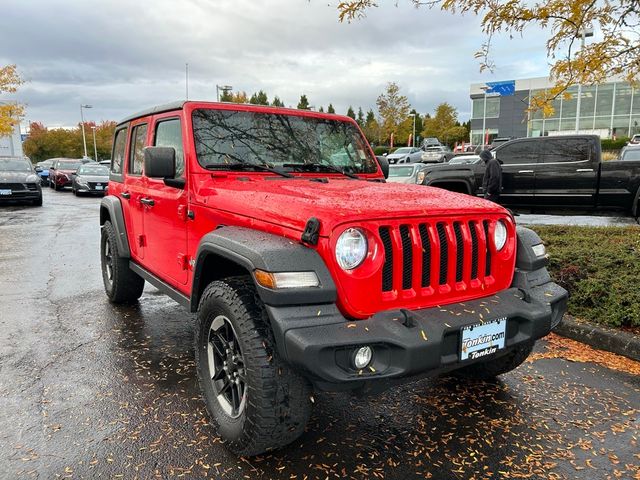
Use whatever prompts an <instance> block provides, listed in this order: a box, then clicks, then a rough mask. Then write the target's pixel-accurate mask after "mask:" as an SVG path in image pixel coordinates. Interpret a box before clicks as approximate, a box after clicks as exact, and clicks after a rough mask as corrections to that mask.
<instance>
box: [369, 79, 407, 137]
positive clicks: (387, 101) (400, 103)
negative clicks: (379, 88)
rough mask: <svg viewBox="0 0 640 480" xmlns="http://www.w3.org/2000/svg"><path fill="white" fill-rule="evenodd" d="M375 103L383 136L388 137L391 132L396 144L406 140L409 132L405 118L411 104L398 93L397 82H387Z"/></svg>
mask: <svg viewBox="0 0 640 480" xmlns="http://www.w3.org/2000/svg"><path fill="white" fill-rule="evenodd" d="M376 105H377V106H378V115H379V116H380V119H381V122H382V123H381V125H380V127H381V128H382V133H383V135H384V138H385V139H389V138H390V136H391V134H392V133H393V134H394V137H395V143H396V144H399V143H401V142H406V141H407V139H408V137H409V132H410V127H409V124H408V122H407V118H408V116H409V110H410V108H411V106H410V105H409V100H408V99H407V97H406V96H404V95H401V94H400V87H399V86H398V84H397V83H395V82H389V83H388V84H387V89H386V90H385V92H384V93H382V94H380V96H379V97H378V99H377V100H376ZM411 126H413V123H411Z"/></svg>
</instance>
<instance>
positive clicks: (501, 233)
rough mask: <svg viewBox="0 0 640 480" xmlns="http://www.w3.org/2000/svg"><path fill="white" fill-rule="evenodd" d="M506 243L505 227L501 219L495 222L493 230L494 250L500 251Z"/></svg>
mask: <svg viewBox="0 0 640 480" xmlns="http://www.w3.org/2000/svg"><path fill="white" fill-rule="evenodd" d="M505 243H507V227H506V225H505V224H504V222H503V221H502V220H498V221H497V222H496V228H495V230H494V231H493V244H494V245H495V247H496V250H498V251H500V250H502V248H503V247H504V245H505Z"/></svg>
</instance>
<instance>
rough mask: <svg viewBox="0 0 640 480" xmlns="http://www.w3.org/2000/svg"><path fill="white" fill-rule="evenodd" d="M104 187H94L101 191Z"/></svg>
mask: <svg viewBox="0 0 640 480" xmlns="http://www.w3.org/2000/svg"><path fill="white" fill-rule="evenodd" d="M103 188H104V187H103V186H102V185H96V190H102V189H103Z"/></svg>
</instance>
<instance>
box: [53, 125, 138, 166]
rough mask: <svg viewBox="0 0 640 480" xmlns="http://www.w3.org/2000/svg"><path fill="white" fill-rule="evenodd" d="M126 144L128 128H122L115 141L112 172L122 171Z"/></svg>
mask: <svg viewBox="0 0 640 480" xmlns="http://www.w3.org/2000/svg"><path fill="white" fill-rule="evenodd" d="M126 145H127V129H126V128H122V129H120V130H118V131H117V132H116V138H115V140H114V141H113V154H112V155H111V158H112V160H111V173H117V174H120V173H122V165H123V163H124V150H125V147H126ZM56 163H57V162H56Z"/></svg>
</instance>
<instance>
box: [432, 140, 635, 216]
mask: <svg viewBox="0 0 640 480" xmlns="http://www.w3.org/2000/svg"><path fill="white" fill-rule="evenodd" d="M493 154H494V155H495V156H496V158H498V160H499V161H500V162H501V163H502V195H501V203H503V204H504V205H505V206H510V207H524V208H534V209H535V208H540V209H549V210H553V209H579V210H585V211H588V210H595V209H603V210H613V209H616V210H617V209H624V210H626V211H627V212H629V213H631V214H632V215H633V216H635V217H637V216H638V215H639V214H640V205H639V202H638V197H639V194H640V188H639V187H640V161H634V160H613V161H607V162H603V161H602V152H601V150H600V138H599V137H598V136H596V135H571V136H556V137H535V138H521V139H517V140H511V141H509V142H507V143H504V144H502V145H500V146H499V147H497V148H496V149H495V150H493ZM483 174H484V163H483V162H479V163H475V164H466V165H465V164H458V165H448V164H439V165H433V166H430V167H429V168H428V170H427V174H426V178H425V182H424V184H425V185H431V186H434V187H440V188H445V189H447V190H453V191H456V192H463V193H467V194H470V195H478V196H482V195H483V192H482V176H483Z"/></svg>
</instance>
